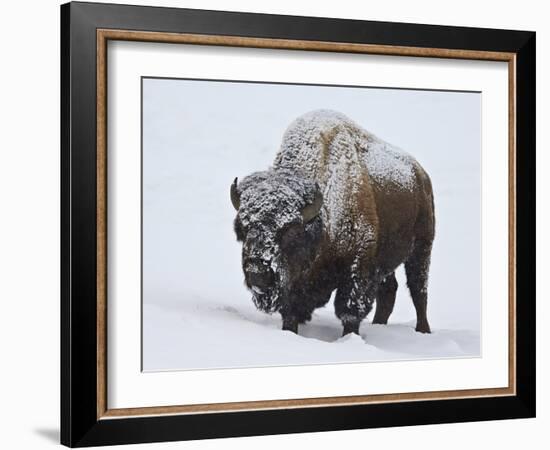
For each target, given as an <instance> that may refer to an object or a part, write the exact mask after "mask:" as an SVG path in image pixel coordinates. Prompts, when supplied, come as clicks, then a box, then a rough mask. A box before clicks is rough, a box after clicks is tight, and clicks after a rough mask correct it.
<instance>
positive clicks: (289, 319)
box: [283, 315, 298, 334]
mask: <svg viewBox="0 0 550 450" xmlns="http://www.w3.org/2000/svg"><path fill="white" fill-rule="evenodd" d="M283 330H287V331H292V332H293V333H296V334H298V319H297V318H296V317H294V316H288V315H284V316H283Z"/></svg>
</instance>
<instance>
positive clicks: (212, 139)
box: [61, 3, 535, 447]
mask: <svg viewBox="0 0 550 450" xmlns="http://www.w3.org/2000/svg"><path fill="white" fill-rule="evenodd" d="M61 57H62V67H61V69H62V70H61V74H62V75H61V76H62V79H61V85H62V89H61V122H62V129H61V142H62V148H61V176H62V179H61V204H62V220H61V222H62V228H61V238H62V239H61V242H62V245H61V255H62V258H61V259H62V266H61V269H62V270H61V273H62V279H61V292H62V295H61V369H62V370H61V388H62V389H61V441H62V443H63V444H65V445H67V446H71V447H73V446H74V447H79V446H91V445H106V444H125V443H139V442H155V441H173V440H186V439H203V438H214V437H229V436H250V435H265V434H277V433H297V432H313V431H325V430H344V429H354V428H370V427H386V426H400V425H416V424H428V423H445V422H463V421H479V420H493V419H510V418H520V417H521V418H527V417H534V415H535V351H534V348H535V270H534V268H535V233H534V227H535V170H534V169H535V33H534V32H527V31H508V30H494V29H477V28H458V27H448V26H433V25H418V24H403V23H383V22H369V21H352V20H341V19H328V18H312V17H293V16H277V15H264V14H250V13H233V12H216V11H201V10H190V9H171V8H153V7H137V6H125V5H110V4H93V3H69V4H65V5H63V6H62V7H61Z"/></svg>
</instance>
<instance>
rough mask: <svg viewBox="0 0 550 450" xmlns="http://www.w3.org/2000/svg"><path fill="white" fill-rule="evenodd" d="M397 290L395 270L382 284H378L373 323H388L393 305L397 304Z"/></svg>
mask: <svg viewBox="0 0 550 450" xmlns="http://www.w3.org/2000/svg"><path fill="white" fill-rule="evenodd" d="M396 292H397V280H396V279H395V272H392V273H391V274H390V275H388V276H387V277H386V278H385V279H384V281H382V283H380V286H378V293H377V295H376V313H375V314H374V319H373V320H372V323H379V324H382V325H386V324H387V323H388V319H389V317H390V315H391V313H392V311H393V305H394V304H395V294H396Z"/></svg>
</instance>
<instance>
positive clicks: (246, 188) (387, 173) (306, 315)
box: [230, 110, 435, 334]
mask: <svg viewBox="0 0 550 450" xmlns="http://www.w3.org/2000/svg"><path fill="white" fill-rule="evenodd" d="M230 194H231V195H230V197H231V202H232V204H233V206H234V208H235V209H236V210H237V216H236V218H235V223H234V227H235V233H236V235H237V239H238V240H239V241H240V242H242V267H243V273H244V276H245V284H246V286H247V287H248V288H249V289H250V290H251V291H252V295H253V301H254V304H255V305H256V307H257V308H258V309H260V310H262V311H265V312H268V313H273V312H279V313H280V314H281V316H282V320H283V329H284V330H290V331H293V332H295V333H297V332H298V324H300V323H304V322H306V321H308V320H310V319H311V314H312V312H313V311H314V310H315V309H316V308H319V307H322V306H323V305H325V304H326V303H327V302H328V301H329V299H330V296H331V294H332V292H333V291H334V290H336V296H335V312H336V316H337V317H338V318H339V319H340V320H341V321H342V324H343V334H347V333H359V326H360V323H361V321H362V320H363V319H364V318H365V317H366V316H367V315H368V314H369V312H370V311H371V309H372V307H373V304H374V303H375V302H376V304H377V306H376V314H375V316H374V320H373V322H374V323H381V324H386V323H387V321H388V318H389V316H390V315H391V312H392V310H393V305H394V302H395V294H396V291H397V281H396V279H395V274H394V272H395V269H396V268H397V267H398V266H399V265H401V264H404V265H405V271H406V274H407V285H408V287H409V290H410V293H411V297H412V299H413V303H414V306H415V308H416V313H417V325H416V330H417V331H420V332H424V333H429V332H430V326H429V324H428V319H427V311H426V309H427V287H428V272H429V264H430V254H431V248H432V242H433V238H434V228H435V219H434V207H433V193H432V188H431V183H430V179H429V177H428V175H427V174H426V172H425V171H424V169H423V168H422V167H421V166H420V164H418V162H416V161H415V160H414V158H412V157H411V156H410V155H408V154H406V153H404V152H402V151H401V150H399V149H397V148H395V147H393V146H391V145H390V144H387V143H386V142H384V141H382V140H380V139H379V138H377V137H376V136H374V135H373V134H371V133H369V132H367V131H365V130H363V129H361V128H360V127H359V126H358V125H356V124H355V123H354V122H352V121H351V120H350V119H348V118H347V117H345V116H344V115H342V114H339V113H336V112H333V111H326V110H321V111H313V112H310V113H307V114H305V115H303V116H301V117H299V118H298V119H296V120H295V121H294V122H293V123H292V124H291V125H290V126H289V127H288V129H287V131H286V132H285V135H284V137H283V141H282V144H281V147H280V150H279V152H278V153H277V156H276V158H275V161H274V165H273V167H272V168H270V169H269V170H267V171H264V172H256V173H253V174H251V175H249V176H247V177H245V178H244V179H243V180H242V181H241V182H240V183H239V182H238V180H237V179H235V181H234V182H233V184H232V185H231V189H230Z"/></svg>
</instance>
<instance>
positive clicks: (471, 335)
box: [143, 79, 481, 371]
mask: <svg viewBox="0 0 550 450" xmlns="http://www.w3.org/2000/svg"><path fill="white" fill-rule="evenodd" d="M316 109H331V110H336V111H341V112H342V113H343V114H345V116H347V117H349V118H351V119H352V120H353V121H354V122H355V123H356V124H357V125H358V126H360V127H361V128H364V129H366V130H369V131H370V132H373V133H376V136H380V137H382V138H383V139H384V141H387V142H391V143H392V146H395V147H396V148H404V149H406V150H407V152H409V153H410V154H411V155H413V156H414V157H415V158H416V159H417V160H418V161H419V162H420V163H421V164H422V166H423V167H424V168H425V169H426V171H427V172H428V174H429V175H430V177H431V179H432V184H433V188H434V193H435V207H436V239H435V242H434V250H433V254H432V264H431V271H430V284H429V289H428V297H429V306H428V317H429V320H430V325H431V327H432V331H433V333H432V334H430V335H424V334H420V333H416V332H415V331H414V326H415V313H414V308H413V306H412V302H411V299H410V296H409V293H408V291H407V289H406V282H405V277H404V274H403V270H402V269H399V270H398V272H397V279H398V283H399V289H398V295H397V300H396V307H395V310H394V313H393V315H392V316H391V317H390V322H389V324H388V325H387V326H382V325H371V324H370V320H371V319H372V315H373V313H371V314H370V315H369V317H368V318H367V320H365V321H364V322H363V324H362V326H361V329H360V333H361V336H360V337H359V336H346V337H344V338H342V337H341V333H342V326H341V323H340V322H339V320H338V319H337V318H336V317H335V315H334V308H333V304H332V301H331V302H330V303H329V304H327V305H326V306H325V307H324V308H322V309H319V310H317V311H316V312H315V313H314V315H313V319H312V321H311V322H309V323H307V324H306V325H301V326H300V329H299V335H294V334H292V333H290V332H286V331H282V330H281V329H280V327H281V320H280V316H279V315H278V314H274V315H268V314H265V313H262V312H260V311H258V310H257V309H256V308H255V306H254V304H253V302H252V294H251V293H250V292H249V291H247V290H246V288H245V287H244V285H243V275H242V270H241V261H240V257H241V247H240V244H239V243H238V242H236V239H235V235H234V231H233V219H234V218H235V211H234V209H233V207H232V205H231V202H230V200H229V187H230V185H231V182H232V181H233V179H234V178H235V177H236V176H238V177H239V179H243V178H244V177H245V176H246V175H249V174H251V173H253V172H257V171H261V170H266V169H267V168H268V167H269V166H271V165H272V163H273V160H274V157H275V154H276V153H277V150H278V148H279V146H280V145H281V139H282V136H283V134H284V132H285V130H286V129H287V128H288V126H289V124H291V123H292V121H294V120H295V119H296V118H297V117H299V116H300V115H302V114H303V113H304V112H307V111H311V110H316ZM479 113H480V98H479V95H478V94H465V93H441V92H421V91H406V90H384V89H349V88H324V87H303V86H288V85H278V86H270V85H265V84H245V83H221V82H217V83H213V82H197V81H173V80H151V79H147V80H145V84H144V121H143V123H144V142H143V144H144V145H143V158H144V166H143V363H144V370H146V371H156V370H182V369H197V368H214V367H216V368H221V367H254V366H271V365H290V364H327V363H342V362H357V361H387V360H403V359H430V358H456V357H460V358H463V357H476V356H479V355H480V301H481V299H480V114H479ZM380 145H383V144H380ZM372 148H374V149H375V150H376V148H377V147H376V146H372V144H371V149H372ZM392 148H393V147H392ZM396 155H397V156H396V160H394V161H392V163H391V164H387V160H382V161H381V160H378V159H375V160H374V161H375V163H376V164H374V163H372V161H371V163H372V164H374V165H373V167H375V169H371V170H374V172H373V173H377V174H379V175H380V176H384V174H387V173H388V170H400V171H401V172H400V173H402V175H403V180H404V186H406V180H407V178H406V176H405V175H406V174H407V170H408V169H407V167H408V166H407V159H406V156H402V155H406V154H405V153H396ZM373 156H375V153H373ZM400 162H402V163H403V164H402V165H400ZM378 169H380V170H378ZM325 200H326V199H325ZM297 207H298V205H297Z"/></svg>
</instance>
